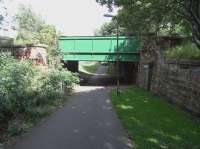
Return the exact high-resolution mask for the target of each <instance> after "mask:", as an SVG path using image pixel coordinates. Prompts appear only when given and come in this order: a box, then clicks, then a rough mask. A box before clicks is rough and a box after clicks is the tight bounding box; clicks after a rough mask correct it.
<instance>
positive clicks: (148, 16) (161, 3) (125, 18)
mask: <svg viewBox="0 0 200 149" xmlns="http://www.w3.org/2000/svg"><path fill="white" fill-rule="evenodd" d="M96 1H97V2H98V3H100V4H101V5H107V7H108V8H109V9H110V10H112V7H113V6H119V7H121V8H122V9H121V10H120V11H119V15H118V19H119V20H120V21H119V22H121V24H122V25H123V26H124V27H126V28H127V29H128V30H130V31H133V28H134V29H135V30H138V31H154V32H159V31H162V30H167V31H168V33H173V32H175V33H176V32H177V29H178V30H179V32H182V33H184V32H191V33H192V35H193V39H194V42H195V43H196V45H197V46H198V47H199V48H200V1H199V0H96ZM179 32H178V33H179Z"/></svg>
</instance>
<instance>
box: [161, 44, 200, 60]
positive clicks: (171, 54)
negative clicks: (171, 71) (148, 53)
mask: <svg viewBox="0 0 200 149" xmlns="http://www.w3.org/2000/svg"><path fill="white" fill-rule="evenodd" d="M165 57H166V58H167V59H176V60H197V59H200V49H198V48H197V47H196V45H195V44H193V43H190V42H188V43H185V44H183V45H181V46H177V47H175V48H171V49H168V50H167V51H166V53H165Z"/></svg>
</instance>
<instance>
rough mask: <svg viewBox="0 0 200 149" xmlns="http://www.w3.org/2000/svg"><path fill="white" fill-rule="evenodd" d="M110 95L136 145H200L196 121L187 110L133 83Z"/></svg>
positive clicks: (169, 148)
mask: <svg viewBox="0 0 200 149" xmlns="http://www.w3.org/2000/svg"><path fill="white" fill-rule="evenodd" d="M110 96H111V100H112V103H113V105H114V107H115V109H116V111H117V113H118V116H119V118H120V120H121V122H122V124H123V126H124V127H125V129H127V131H128V134H129V136H130V137H131V139H132V140H133V142H134V144H135V146H136V148H137V149H146V148H148V149H156V148H161V149H162V148H163V149H188V148H191V149H197V148H198V149H199V148H200V121H199V120H198V119H195V118H194V117H192V116H191V115H190V114H189V113H187V112H185V111H182V110H181V109H179V108H178V107H175V106H173V105H171V104H169V103H167V102H166V101H164V100H162V99H160V98H159V97H156V96H154V95H153V94H151V93H150V92H147V91H145V90H143V89H140V88H137V87H131V88H129V89H127V90H124V91H122V93H121V95H120V96H117V95H116V91H114V90H113V91H111V93H110Z"/></svg>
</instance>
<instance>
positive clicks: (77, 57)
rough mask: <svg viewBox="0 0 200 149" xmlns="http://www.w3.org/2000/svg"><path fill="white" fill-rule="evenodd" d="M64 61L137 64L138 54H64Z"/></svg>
mask: <svg viewBox="0 0 200 149" xmlns="http://www.w3.org/2000/svg"><path fill="white" fill-rule="evenodd" d="M62 59H63V60H64V61H106V62H114V61H117V60H120V61H126V62H138V61H139V59H140V56H139V54H138V53H124V52H123V53H122V52H120V53H118V54H117V53H68V54H64V55H63V57H62Z"/></svg>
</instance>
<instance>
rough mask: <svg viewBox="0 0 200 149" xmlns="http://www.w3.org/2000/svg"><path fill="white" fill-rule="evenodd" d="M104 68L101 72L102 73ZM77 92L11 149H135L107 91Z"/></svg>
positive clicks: (81, 89)
mask: <svg viewBox="0 0 200 149" xmlns="http://www.w3.org/2000/svg"><path fill="white" fill-rule="evenodd" d="M103 69H104V68H102V67H101V68H100V69H99V70H98V72H99V74H101V73H102V70H103ZM100 76H101V75H100ZM95 77H96V76H95ZM95 77H94V78H91V79H96V78H95ZM93 81H94V80H91V82H93ZM76 90H77V92H76V94H75V95H73V96H72V97H71V98H70V99H69V100H68V101H67V103H66V105H65V106H64V107H63V108H60V109H59V110H57V111H56V112H55V113H54V114H53V115H52V116H51V117H49V118H48V119H47V120H46V121H45V122H43V123H41V125H40V126H38V127H37V128H34V129H33V130H32V132H31V133H30V134H26V135H25V136H24V137H22V138H21V139H19V140H18V141H17V142H16V144H15V145H14V146H13V147H12V148H11V149H131V148H132V147H131V143H130V141H129V140H128V137H127V134H126V132H125V130H124V129H123V128H122V126H121V124H120V122H119V120H118V118H117V115H116V113H115V111H114V110H113V108H112V106H111V103H110V100H109V99H108V93H107V89H106V88H104V87H94V86H90V87H89V86H85V87H77V89H76Z"/></svg>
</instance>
